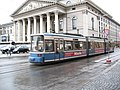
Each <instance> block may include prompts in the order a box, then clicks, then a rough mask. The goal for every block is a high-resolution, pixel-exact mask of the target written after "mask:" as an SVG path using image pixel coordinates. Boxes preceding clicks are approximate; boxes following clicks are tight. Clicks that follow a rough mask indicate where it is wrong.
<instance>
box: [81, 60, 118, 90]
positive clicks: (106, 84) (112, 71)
mask: <svg viewBox="0 0 120 90" xmlns="http://www.w3.org/2000/svg"><path fill="white" fill-rule="evenodd" d="M79 90H120V61H119V63H117V64H115V65H114V66H112V67H111V68H109V69H107V70H106V71H105V72H104V73H102V74H100V75H99V76H98V77H96V78H94V79H92V80H91V81H89V82H87V83H86V84H84V85H83V86H82V87H81V88H80V89H79Z"/></svg>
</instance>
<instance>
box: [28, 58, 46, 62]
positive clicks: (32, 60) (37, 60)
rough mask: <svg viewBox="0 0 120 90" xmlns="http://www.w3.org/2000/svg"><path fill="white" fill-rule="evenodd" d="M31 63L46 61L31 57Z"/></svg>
mask: <svg viewBox="0 0 120 90" xmlns="http://www.w3.org/2000/svg"><path fill="white" fill-rule="evenodd" d="M29 62H30V63H43V62H44V59H43V57H29Z"/></svg>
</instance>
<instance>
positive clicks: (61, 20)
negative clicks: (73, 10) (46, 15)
mask: <svg viewBox="0 0 120 90" xmlns="http://www.w3.org/2000/svg"><path fill="white" fill-rule="evenodd" d="M59 28H60V31H63V19H60V21H59Z"/></svg>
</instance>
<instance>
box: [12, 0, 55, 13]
mask: <svg viewBox="0 0 120 90" xmlns="http://www.w3.org/2000/svg"><path fill="white" fill-rule="evenodd" d="M53 3H54V2H50V1H43V0H27V1H26V2H25V3H24V4H22V5H21V6H20V8H18V9H17V10H16V11H15V12H14V13H13V14H12V15H16V14H20V13H24V12H28V11H31V10H34V9H37V8H41V7H45V6H48V5H51V4H53Z"/></svg>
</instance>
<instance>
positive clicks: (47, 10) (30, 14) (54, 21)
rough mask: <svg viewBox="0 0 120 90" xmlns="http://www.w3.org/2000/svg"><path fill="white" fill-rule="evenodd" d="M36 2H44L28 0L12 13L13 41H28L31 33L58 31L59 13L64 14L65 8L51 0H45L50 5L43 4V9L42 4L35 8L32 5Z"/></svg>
mask: <svg viewBox="0 0 120 90" xmlns="http://www.w3.org/2000/svg"><path fill="white" fill-rule="evenodd" d="M38 3H39V4H40V3H42V4H43V6H44V4H45V3H46V2H44V1H39V2H38V1H36V2H35V1H34V0H33V1H32V0H30V1H28V2H26V4H24V5H23V6H22V7H21V8H19V9H18V10H17V11H16V12H14V13H13V14H12V17H13V21H14V37H15V41H17V42H30V35H31V34H39V33H46V32H47V33H51V32H55V33H59V20H60V19H61V18H60V17H59V15H62V14H63V15H64V14H65V10H64V9H61V8H59V7H60V6H59V5H57V4H55V3H51V2H47V4H52V5H51V6H49V7H48V5H47V6H46V7H45V6H44V10H43V8H42V6H41V7H39V8H38V7H36V8H35V7H34V5H35V4H36V5H37V4H38ZM30 5H31V6H30ZM45 5H46V4H45ZM51 8H52V9H51Z"/></svg>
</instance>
